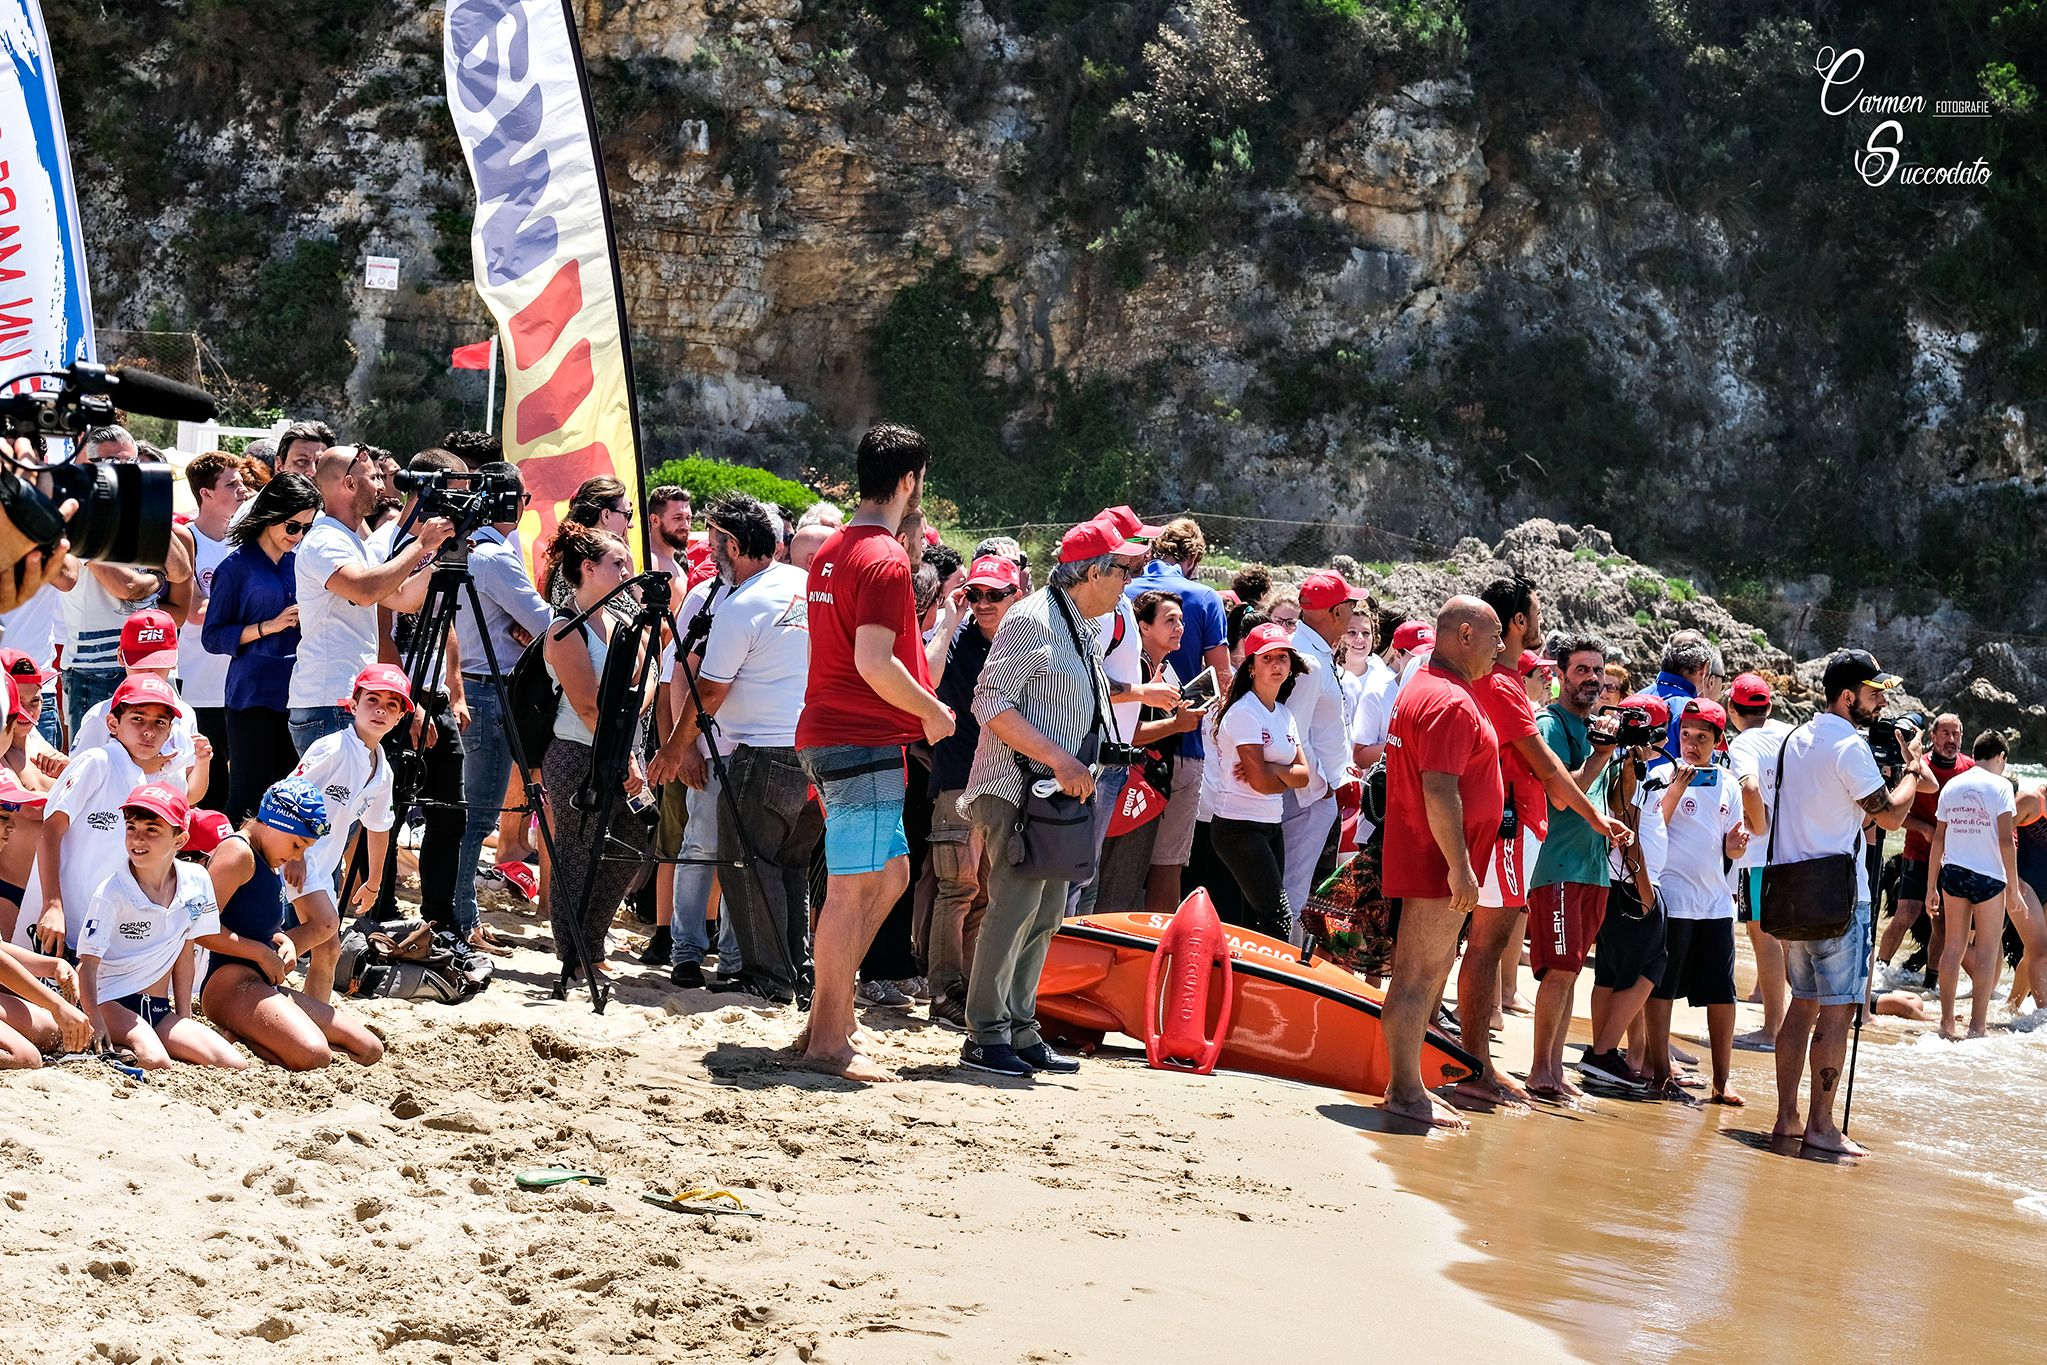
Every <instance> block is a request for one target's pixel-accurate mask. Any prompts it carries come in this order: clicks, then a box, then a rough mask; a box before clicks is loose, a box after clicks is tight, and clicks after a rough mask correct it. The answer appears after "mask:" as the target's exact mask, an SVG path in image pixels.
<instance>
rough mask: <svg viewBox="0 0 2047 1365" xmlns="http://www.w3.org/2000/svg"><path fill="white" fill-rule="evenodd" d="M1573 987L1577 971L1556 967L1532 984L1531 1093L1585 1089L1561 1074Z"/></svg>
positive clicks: (1570, 1093)
mask: <svg viewBox="0 0 2047 1365" xmlns="http://www.w3.org/2000/svg"><path fill="white" fill-rule="evenodd" d="M1402 927H1403V928H1404V927H1405V922H1404V921H1403V925H1402ZM1577 989H1578V973H1576V972H1566V971H1563V970H1560V969H1559V968H1556V967H1551V968H1550V969H1549V970H1548V971H1546V972H1544V973H1543V974H1542V981H1541V983H1540V984H1539V985H1538V986H1536V988H1535V1061H1534V1062H1533V1064H1531V1065H1530V1066H1529V1068H1528V1089H1529V1093H1531V1094H1536V1095H1568V1096H1571V1097H1573V1098H1576V1097H1577V1096H1579V1095H1582V1094H1584V1093H1585V1092H1584V1091H1582V1090H1580V1089H1579V1088H1578V1087H1577V1086H1575V1085H1573V1084H1571V1082H1570V1080H1569V1079H1567V1078H1566V1077H1565V1075H1564V1036H1565V1035H1566V1034H1568V1033H1569V1032H1570V1031H1571V1000H1572V998H1573V996H1574V995H1575V993H1576V992H1577Z"/></svg>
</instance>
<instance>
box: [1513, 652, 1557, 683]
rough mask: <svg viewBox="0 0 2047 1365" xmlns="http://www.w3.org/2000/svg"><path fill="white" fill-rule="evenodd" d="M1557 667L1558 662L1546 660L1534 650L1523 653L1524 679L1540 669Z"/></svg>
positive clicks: (1522, 672) (1522, 667) (1522, 670)
mask: <svg viewBox="0 0 2047 1365" xmlns="http://www.w3.org/2000/svg"><path fill="white" fill-rule="evenodd" d="M1556 666H1557V661H1556V660H1555V659H1545V658H1543V657H1542V656H1541V655H1540V654H1537V653H1536V652H1535V651H1534V650H1532V649H1524V650H1522V651H1521V676H1522V677H1524V678H1525V677H1527V676H1528V675H1529V674H1530V673H1533V672H1534V671H1535V670H1536V669H1538V668H1555V667H1556Z"/></svg>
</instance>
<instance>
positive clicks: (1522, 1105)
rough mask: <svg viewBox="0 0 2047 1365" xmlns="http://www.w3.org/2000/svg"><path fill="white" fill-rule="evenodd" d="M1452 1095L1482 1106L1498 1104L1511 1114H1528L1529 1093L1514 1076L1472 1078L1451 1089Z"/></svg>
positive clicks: (1495, 1075)
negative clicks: (1476, 1102) (1473, 1101)
mask: <svg viewBox="0 0 2047 1365" xmlns="http://www.w3.org/2000/svg"><path fill="white" fill-rule="evenodd" d="M1450 1093H1451V1094H1453V1095H1459V1096H1462V1097H1463V1098H1464V1099H1467V1100H1476V1101H1478V1102H1479V1103H1480V1104H1496V1105H1498V1106H1500V1107H1501V1108H1502V1109H1505V1110H1507V1111H1509V1112H1510V1113H1516V1114H1525V1113H1527V1112H1528V1103H1529V1101H1528V1092H1527V1091H1526V1090H1524V1089H1522V1088H1521V1083H1520V1082H1519V1081H1517V1080H1515V1079H1514V1078H1513V1077H1512V1076H1504V1075H1501V1074H1500V1073H1498V1072H1495V1073H1493V1075H1492V1076H1491V1077H1484V1076H1470V1077H1467V1078H1465V1079H1464V1080H1461V1081H1459V1082H1457V1084H1456V1085H1454V1086H1452V1087H1451V1091H1450Z"/></svg>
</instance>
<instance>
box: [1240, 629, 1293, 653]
mask: <svg viewBox="0 0 2047 1365" xmlns="http://www.w3.org/2000/svg"><path fill="white" fill-rule="evenodd" d="M1293 647H1294V637H1293V636H1291V635H1289V634H1287V633H1286V627H1285V626H1283V625H1281V624H1280V623H1279V622H1277V621H1267V622H1266V623H1265V624H1264V625H1262V626H1253V627H1251V633H1250V634H1249V635H1246V636H1245V637H1244V657H1245V658H1247V659H1248V658H1250V657H1251V656H1252V655H1254V654H1269V653H1271V652H1272V651H1273V650H1275V649H1292V648H1293Z"/></svg>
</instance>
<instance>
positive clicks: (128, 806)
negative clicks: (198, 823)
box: [121, 782, 192, 833]
mask: <svg viewBox="0 0 2047 1365" xmlns="http://www.w3.org/2000/svg"><path fill="white" fill-rule="evenodd" d="M121 809H122V810H146V811H148V812H149V813H150V814H152V815H161V816H162V817H163V818H164V820H165V822H166V823H168V824H169V825H170V827H171V828H172V829H175V830H178V831H179V832H181V833H182V832H183V831H184V828H185V825H186V823H187V822H189V821H190V820H191V818H192V811H191V808H190V807H188V806H187V805H186V804H185V798H184V795H183V794H182V793H181V792H179V791H178V789H177V788H176V787H167V786H165V785H164V784H163V783H161V782H146V783H144V784H143V785H142V786H139V787H137V788H136V789H135V790H134V791H132V792H129V793H128V799H127V800H126V801H123V802H122V803H121Z"/></svg>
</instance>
